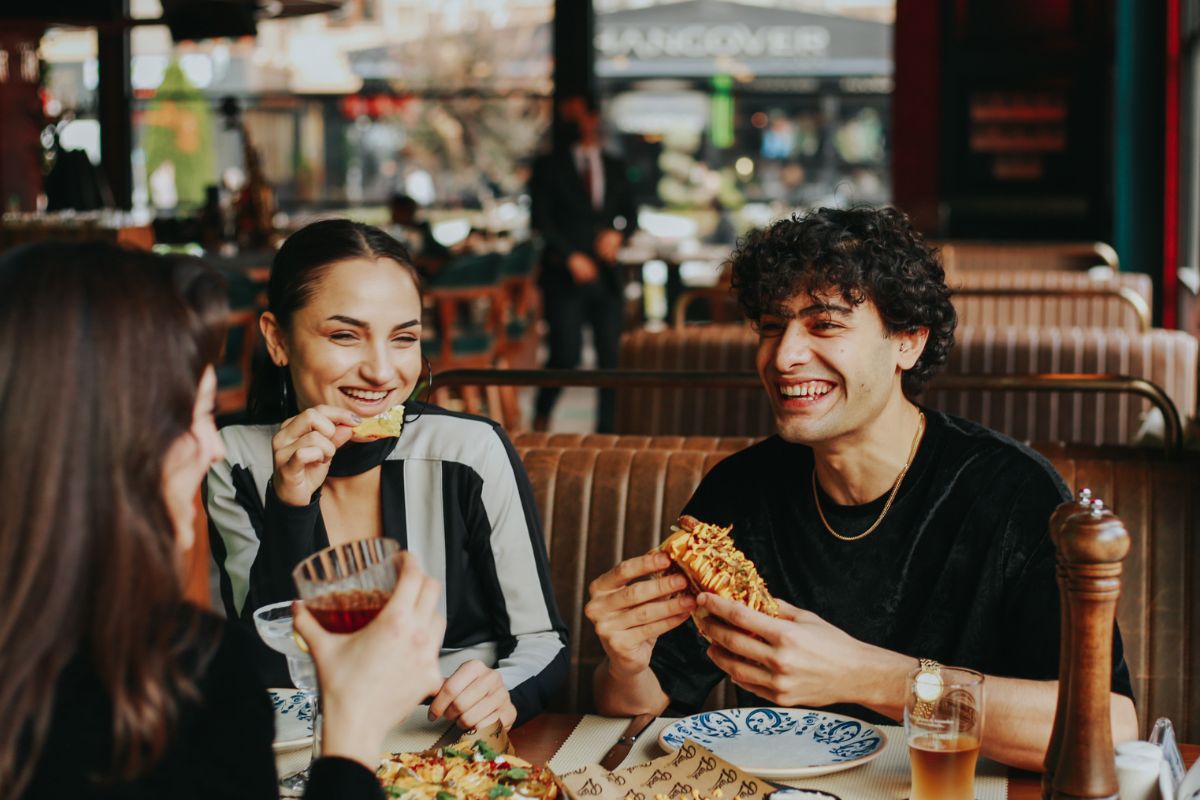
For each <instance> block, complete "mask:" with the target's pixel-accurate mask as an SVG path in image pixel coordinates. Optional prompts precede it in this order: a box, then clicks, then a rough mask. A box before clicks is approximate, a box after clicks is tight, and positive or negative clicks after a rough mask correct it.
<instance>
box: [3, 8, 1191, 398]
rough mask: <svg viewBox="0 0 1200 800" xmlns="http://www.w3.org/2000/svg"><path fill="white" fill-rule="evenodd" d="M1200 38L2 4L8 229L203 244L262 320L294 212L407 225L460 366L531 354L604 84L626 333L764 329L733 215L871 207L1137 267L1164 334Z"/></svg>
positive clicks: (739, 19)
mask: <svg viewBox="0 0 1200 800" xmlns="http://www.w3.org/2000/svg"><path fill="white" fill-rule="evenodd" d="M1198 32H1200V2H1198V1H1197V0H1154V1H1153V2H1141V1H1139V0H327V1H326V0H41V2H37V3H25V4H17V3H6V4H5V9H4V10H3V11H2V12H0V203H2V204H3V205H2V208H3V212H4V217H3V227H2V229H0V246H8V245H11V244H14V243H17V242H21V241H27V240H30V239H36V238H45V237H50V236H71V237H86V236H106V237H115V238H119V239H121V240H122V241H126V242H128V243H130V244H133V245H137V246H145V247H156V248H158V249H161V250H180V251H184V252H192V253H197V254H202V255H204V256H205V257H206V258H208V259H210V260H211V261H212V262H213V263H216V264H218V265H219V266H221V267H222V268H223V269H225V270H226V271H227V272H228V273H229V274H230V276H231V280H232V282H233V286H232V290H231V291H232V292H233V293H234V295H235V301H236V303H235V305H237V306H239V307H244V308H246V309H248V310H250V311H254V310H256V308H259V307H261V302H262V295H261V289H262V285H263V281H264V280H265V276H266V270H267V267H268V266H269V264H270V257H271V252H272V249H273V247H275V246H276V245H277V244H278V242H279V241H280V240H281V238H282V237H284V236H286V235H287V233H288V232H289V231H291V230H295V229H296V228H298V227H299V226H301V225H303V224H305V223H306V222H309V221H311V220H313V219H317V218H320V217H322V216H328V215H345V216H350V217H352V218H355V219H359V220H362V221H365V222H371V223H376V224H381V225H393V230H394V231H396V232H398V233H401V234H403V235H406V236H408V237H409V239H410V241H411V242H413V243H414V244H415V245H416V246H417V248H418V249H427V250H429V253H430V255H429V256H428V263H429V264H432V265H435V267H438V268H440V267H441V266H442V265H443V264H447V263H448V264H449V265H450V266H452V267H454V268H451V269H448V270H447V272H446V275H447V276H448V277H443V278H440V279H435V280H433V281H432V282H431V287H432V288H433V289H437V288H439V287H438V283H439V280H440V281H441V282H442V283H443V284H444V286H443V287H442V288H444V289H446V290H447V291H451V290H453V291H458V292H459V294H457V295H453V297H454V299H452V300H447V301H446V307H445V308H443V309H441V310H438V303H439V297H438V296H437V293H436V291H435V292H434V296H433V297H432V298H431V301H430V303H431V307H430V311H431V314H434V315H435V316H438V315H442V316H444V322H445V324H446V325H449V326H450V327H449V328H448V329H447V330H450V331H451V333H450V335H448V336H441V327H440V323H439V325H430V326H429V328H430V331H431V333H430V335H431V336H435V337H441V338H440V339H437V340H431V341H430V342H428V343H427V344H428V345H429V347H428V348H427V349H429V350H430V352H431V353H436V354H438V360H437V361H436V362H435V363H436V364H437V366H438V367H439V369H445V368H454V367H460V366H481V365H482V366H494V365H496V364H501V365H504V366H535V365H537V364H539V363H541V362H540V361H539V356H538V347H539V345H540V341H539V332H540V330H541V327H540V324H541V323H540V312H539V309H538V305H537V304H538V297H537V292H536V288H535V280H534V278H533V277H532V276H533V275H534V274H535V272H536V269H537V261H538V252H539V250H538V243H537V231H536V230H532V229H531V225H530V199H529V194H528V180H529V176H530V170H531V165H532V162H533V160H534V159H535V158H536V157H537V155H538V154H539V153H543V152H545V151H546V150H547V149H548V148H549V147H550V146H551V144H552V142H553V141H554V128H555V122H554V116H555V115H554V113H553V109H554V108H555V104H554V99H555V97H556V96H557V97H564V96H567V95H570V94H572V93H575V94H577V93H579V92H586V93H588V94H591V95H593V96H595V97H596V98H597V99H598V101H599V104H600V110H601V114H602V126H603V139H604V141H605V144H606V147H607V148H608V150H609V151H611V152H613V153H615V154H617V155H619V156H620V158H621V159H623V161H624V163H625V165H626V167H627V172H628V177H629V180H630V182H631V184H632V186H633V191H634V194H635V197H636V202H637V207H638V214H637V220H636V223H635V224H636V233H635V234H634V235H633V237H632V238H631V239H630V240H629V241H628V242H627V243H626V246H625V248H624V249H623V250H622V253H621V262H622V268H623V269H624V270H625V273H626V276H627V277H628V279H629V280H628V284H627V285H626V287H625V292H626V300H627V305H628V308H627V312H626V320H625V325H626V329H627V332H634V331H638V330H643V329H649V330H651V331H654V330H661V329H663V328H666V327H669V326H670V325H671V324H672V323H673V322H676V323H679V324H684V325H686V324H688V323H695V322H704V321H710V320H715V321H717V322H721V321H723V320H726V319H727V318H729V317H730V316H731V315H732V317H733V318H736V311H734V310H731V309H730V308H728V307H725V306H727V305H728V304H727V303H725V302H723V301H722V299H721V298H720V297H719V296H718V295H717V294H715V293H714V292H723V291H724V285H723V280H724V275H723V262H724V260H725V258H726V257H727V256H728V254H729V252H730V249H731V247H732V245H733V243H734V242H735V240H736V238H737V237H738V236H739V235H741V234H743V233H744V232H746V231H747V230H749V229H751V228H753V227H755V226H760V225H763V224H766V223H768V222H770V221H771V220H774V219H778V218H780V217H782V216H785V215H787V214H790V213H792V212H794V211H798V210H803V209H806V208H812V207H818V206H837V207H848V206H852V205H856V204H870V205H879V204H895V205H897V206H898V207H900V208H901V209H903V210H905V211H906V212H908V213H909V214H910V215H911V216H912V218H913V219H914V221H915V222H916V223H917V225H918V226H919V227H920V228H921V230H922V231H923V232H924V233H925V234H926V235H927V236H929V237H930V238H932V239H935V240H937V241H938V242H939V243H941V244H942V245H943V246H944V255H945V257H946V260H947V265H948V266H953V265H955V264H957V265H958V267H959V268H963V269H965V268H966V267H968V266H969V265H970V264H972V263H975V261H974V260H973V259H977V257H979V258H982V259H983V260H982V262H979V263H981V264H983V265H984V266H988V267H994V268H995V270H993V271H996V270H998V271H999V272H1001V273H1003V272H1005V271H1007V272H1024V271H1028V270H1029V269H1031V268H1032V269H1042V268H1046V269H1050V270H1051V271H1054V270H1061V269H1066V270H1075V271H1077V272H1080V273H1081V274H1083V273H1084V272H1086V270H1087V269H1089V268H1093V267H1101V268H1102V270H1101V272H1099V273H1097V272H1095V271H1093V272H1091V273H1088V274H1090V275H1092V277H1093V278H1096V279H1100V278H1104V277H1105V274H1106V273H1104V272H1103V270H1108V273H1115V274H1117V275H1123V274H1124V273H1130V274H1135V275H1138V276H1140V278H1138V279H1137V280H1141V281H1142V282H1143V283H1144V285H1145V287H1146V289H1145V291H1144V294H1145V297H1143V298H1142V300H1143V305H1144V306H1145V308H1144V309H1143V310H1142V311H1141V312H1140V313H1142V314H1143V315H1144V316H1145V317H1146V320H1147V324H1148V325H1151V326H1153V327H1155V328H1161V329H1176V328H1183V329H1185V330H1191V331H1193V332H1194V331H1195V329H1196V325H1197V322H1196V312H1195V294H1196V291H1197V277H1196V274H1197V273H1196V266H1197V263H1198V262H1200V169H1198V164H1200V135H1198V134H1200V102H1197V97H1198V95H1197V80H1198V78H1200V48H1198V47H1197V40H1198V36H1197V34H1198ZM394 200H398V202H400V203H401V204H402V205H403V206H404V211H403V212H396V211H395V210H394V209H393V206H394V205H395V203H394V202H393V201H394ZM397 214H400V216H397ZM401 217H403V219H401ZM523 245H524V246H523ZM1005 245H1007V246H1008V249H1007V250H1005V249H1004V246H1005ZM1034 245H1042V246H1043V247H1042V249H1041V250H1036V248H1035V249H1032V250H1031V249H1030V247H1032V246H1034ZM1051 246H1056V247H1059V248H1060V249H1059V250H1058V251H1054V252H1055V253H1057V255H1052V256H1046V257H1045V258H1042V260H1041V261H1039V260H1038V257H1035V256H1036V255H1037V253H1042V254H1043V255H1044V254H1045V253H1050V252H1051V251H1052V248H1051ZM988 247H992V248H993V249H991V250H988V249H987V248H988ZM1013 247H1017V248H1018V249H1017V250H1013V249H1012V248H1013ZM1020 247H1024V248H1025V249H1024V250H1020ZM1071 247H1074V248H1075V250H1074V251H1072V250H1071V249H1070V248H1071ZM980 248H983V249H980ZM995 248H1000V249H995ZM1063 248H1066V249H1063ZM1080 248H1082V249H1080ZM1071 252H1074V253H1075V255H1074V256H1072V255H1070V253H1071ZM980 253H982V255H979V254H980ZM1013 253H1018V255H1016V256H1014V255H1013ZM480 256H494V257H495V258H493V259H492V260H491V261H489V262H488V263H489V265H490V266H486V267H484V266H481V265H480V263H477V261H472V260H473V259H478V257H480ZM1014 258H1015V260H1013V259H1014ZM1006 259H1007V260H1006ZM463 260H465V261H467V262H469V263H468V266H470V267H471V269H467V270H459V269H457V266H459V265H458V264H457V263H456V262H459V261H463ZM472 269H473V270H475V271H474V272H472V271H471V270H472ZM480 270H482V272H480ZM480 275H483V277H482V278H481V277H480ZM472 276H474V277H472ZM1109 278H1110V279H1111V274H1110V275H1109ZM505 279H510V280H508V283H507V289H508V291H507V297H502V296H500V295H499V294H488V292H487V291H484V290H482V289H480V284H486V285H488V286H492V285H499V284H501V283H504V281H505ZM519 279H523V280H524V283H521V281H520V280H519ZM971 280H976V279H975V278H972V279H971ZM1013 280H1016V279H1015V278H1014V279H1013ZM1117 282H1118V283H1120V281H1117ZM1043 284H1044V281H1043ZM1126 284H1129V280H1128V279H1126V280H1124V283H1123V284H1122V285H1126ZM1111 285H1112V286H1115V285H1116V284H1111ZM1138 285H1139V286H1140V285H1142V284H1138ZM1039 287H1040V288H1039ZM975 288H979V287H975ZM983 288H984V289H986V288H988V287H987V286H984V287H983ZM993 288H994V287H993ZM1034 288H1035V289H1037V290H1038V291H1043V290H1044V289H1045V286H1044V285H1042V284H1039V286H1038V287H1034ZM1075 288H1076V289H1078V288H1079V287H1075ZM1127 288H1128V287H1127ZM470 289H479V291H476V292H475V293H474V294H472V293H471V292H470V291H467V290H470ZM1083 289H1084V290H1085V291H1092V290H1093V289H1095V287H1094V286H1091V285H1088V286H1084V287H1083ZM463 291H467V293H466V294H465V295H464V294H462V292H463ZM705 291H709V294H708V295H707V296H704V294H703V293H704V292H705ZM696 292H699V293H700V295H701V296H700V297H699V298H697V296H696ZM452 294H453V293H452ZM681 299H682V300H683V302H682V303H681V302H680V301H681ZM1076 299H1078V298H1076ZM489 303H490V305H489ZM493 305H494V306H496V307H497V308H492V307H491V306H493ZM1093 305H1094V303H1093ZM989 313H990V312H989ZM676 317H677V319H676ZM247 319H249V317H247ZM964 321H965V322H971V317H969V316H964ZM1010 321H1011V320H1010ZM496 325H500V326H502V327H504V329H505V330H503V331H501V330H498V329H496V327H495V326H496ZM489 326H490V329H489ZM464 330H465V331H468V332H471V331H482V332H483V333H484V334H486V335H490V336H491V337H492V339H493V341H492V342H491V343H490V344H484V345H481V346H478V347H476V346H473V345H469V344H464V341H465V338H464V336H465V335H464V336H460V335H459V333H460V332H461V331H464ZM244 336H245V337H246V338H245V343H244V344H245V347H243V346H242V343H240V342H237V341H234V342H231V346H232V350H233V356H231V357H232V358H233V359H234V361H233V362H231V364H230V365H229V371H228V375H227V376H226V377H225V380H226V382H228V383H231V384H232V383H236V382H237V381H238V380H240V377H239V373H238V369H239V368H240V366H239V365H240V361H238V359H240V358H241V354H240V353H241V351H242V350H246V351H251V350H253V341H254V331H253V326H252V325H251V324H247V325H245V326H244ZM235 338H236V337H235ZM466 338H469V337H466ZM443 340H444V341H443ZM460 356H461V357H460ZM230 402H231V406H230V407H231V408H233V407H234V406H235V405H236V400H232V401H230Z"/></svg>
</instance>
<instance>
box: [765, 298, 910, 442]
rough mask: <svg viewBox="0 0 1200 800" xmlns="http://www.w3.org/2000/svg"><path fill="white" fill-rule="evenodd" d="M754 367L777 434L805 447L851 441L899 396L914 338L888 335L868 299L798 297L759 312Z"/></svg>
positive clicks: (876, 311)
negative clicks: (847, 438) (771, 411)
mask: <svg viewBox="0 0 1200 800" xmlns="http://www.w3.org/2000/svg"><path fill="white" fill-rule="evenodd" d="M755 327H756V328H757V330H758V334H759V339H758V353H757V356H756V359H755V364H756V366H757V368H758V374H759V377H760V378H761V380H762V382H763V385H764V386H765V387H766V390H767V394H768V396H769V397H770V399H771V407H772V409H773V410H774V412H775V423H776V427H777V428H778V430H779V435H780V436H781V437H782V438H783V439H784V440H785V441H789V442H796V443H802V444H808V445H814V444H820V443H828V442H831V441H835V440H837V439H839V438H841V437H846V436H853V435H854V434H856V433H857V432H858V431H860V430H863V429H865V428H866V427H868V426H869V425H870V424H871V423H872V421H874V420H876V419H878V418H879V416H880V414H881V413H882V412H883V410H884V408H885V407H886V406H887V405H888V403H889V402H890V401H891V400H893V398H896V397H898V396H900V395H902V390H901V387H900V375H901V373H902V371H903V370H905V369H909V368H910V367H911V366H912V365H913V363H914V362H915V361H916V358H917V356H918V355H919V352H917V351H916V350H915V349H914V347H915V346H919V345H918V343H917V342H916V341H914V337H913V336H911V335H905V334H893V335H889V334H888V331H887V329H886V328H885V327H884V324H883V320H882V319H881V318H880V316H879V311H878V309H877V308H876V307H875V304H874V303H872V302H871V300H870V299H865V300H863V302H861V303H859V304H857V305H856V304H853V303H850V302H848V301H847V300H845V299H844V298H843V297H842V296H841V294H840V293H838V292H819V293H813V294H809V293H807V292H798V293H797V294H794V295H792V296H791V297H790V298H788V299H787V300H785V301H784V302H783V303H781V304H780V305H778V306H777V307H774V308H771V309H768V310H766V311H764V313H763V314H762V316H761V317H760V318H759V320H758V321H757V323H756V326H755Z"/></svg>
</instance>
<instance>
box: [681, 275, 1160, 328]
mask: <svg viewBox="0 0 1200 800" xmlns="http://www.w3.org/2000/svg"><path fill="white" fill-rule="evenodd" d="M948 280H949V284H950V286H951V287H952V288H953V289H954V291H955V295H954V307H955V309H956V310H957V311H958V318H959V323H960V324H969V325H1044V326H1059V327H1069V326H1073V325H1078V326H1081V327H1095V328H1122V329H1124V330H1128V331H1141V330H1148V329H1149V328H1150V325H1151V308H1152V307H1153V300H1154V287H1153V282H1152V281H1151V279H1150V276H1149V275H1146V274H1144V273H1140V272H1112V271H1111V270H1110V271H1109V274H1108V275H1107V276H1104V277H1097V276H1094V275H1092V274H1090V273H1088V272H1083V271H1078V270H1048V269H1038V270H1029V269H1025V270H994V269H970V270H959V271H957V272H955V273H953V274H951V275H950V276H949V279H948ZM1122 295H1124V296H1122ZM694 301H702V302H703V303H704V304H706V305H707V307H708V309H709V312H708V313H709V315H710V317H711V319H712V321H713V322H717V323H729V322H741V321H742V318H741V309H740V308H738V305H737V303H736V302H735V301H734V299H733V295H732V294H731V293H730V290H729V289H728V287H725V288H720V287H716V288H712V289H691V290H689V291H687V292H685V293H684V294H683V295H682V296H681V297H680V298H679V303H678V305H677V306H676V309H675V315H674V317H675V319H674V327H676V328H684V327H687V324H688V323H687V318H688V317H689V316H690V315H692V314H693V313H694V312H692V311H691V304H692V303H693V302H694Z"/></svg>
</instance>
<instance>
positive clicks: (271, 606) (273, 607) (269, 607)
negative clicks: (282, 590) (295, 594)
mask: <svg viewBox="0 0 1200 800" xmlns="http://www.w3.org/2000/svg"><path fill="white" fill-rule="evenodd" d="M294 602H296V601H295V600H280V601H279V602H278V603H267V604H266V605H265V606H259V607H258V608H256V609H254V611H253V612H251V614H250V616H251V617H254V618H255V619H259V618H260V617H259V616H258V615H259V614H261V613H262V612H264V611H268V612H270V611H279V610H281V609H283V608H285V607H286V608H288V609H289V616H295V614H294V612H290V608H291V605H292V604H293V603H294ZM261 619H262V620H263V621H264V622H275V621H276V620H275V619H268V618H267V617H266V616H263V617H261Z"/></svg>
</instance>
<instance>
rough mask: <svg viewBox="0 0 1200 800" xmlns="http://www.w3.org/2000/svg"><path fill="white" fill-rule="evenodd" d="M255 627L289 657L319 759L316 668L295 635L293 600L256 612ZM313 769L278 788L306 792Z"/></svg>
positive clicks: (282, 780)
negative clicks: (310, 714) (306, 705)
mask: <svg viewBox="0 0 1200 800" xmlns="http://www.w3.org/2000/svg"><path fill="white" fill-rule="evenodd" d="M254 627H255V628H256V629H257V630H258V635H259V636H261V637H262V640H263V641H264V642H266V644H267V647H269V648H271V649H272V650H274V651H275V652H277V653H282V654H283V655H284V656H286V657H287V665H288V674H289V675H290V676H291V678H292V683H293V684H294V685H295V687H296V688H297V689H299V690H300V691H301V692H302V693H303V694H304V696H305V700H307V701H308V703H309V705H310V706H311V707H312V709H313V748H312V757H313V758H316V757H317V731H318V730H319V725H320V719H319V717H318V712H319V707H320V703H319V701H318V695H317V690H318V686H317V667H316V664H314V663H313V660H312V656H310V655H309V654H308V653H306V652H305V651H304V650H301V649H300V644H299V643H298V642H297V641H296V637H295V635H294V634H293V632H292V601H291V600H285V601H283V602H282V603H271V604H270V605H266V606H263V607H262V608H260V609H258V610H257V611H255V612H254ZM309 766H311V762H310V764H309V765H306V766H305V767H304V769H302V770H300V771H299V772H297V773H295V774H294V775H289V776H287V777H286V778H282V779H281V780H280V781H279V785H280V786H281V787H283V788H284V789H287V790H289V791H290V792H303V791H304V788H305V787H306V786H307V785H308V770H309Z"/></svg>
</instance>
